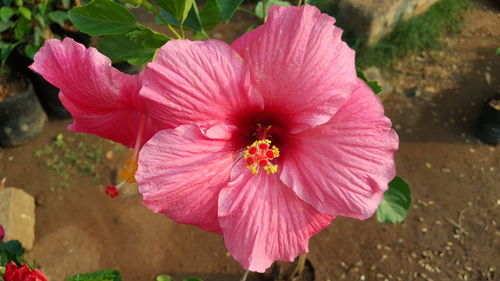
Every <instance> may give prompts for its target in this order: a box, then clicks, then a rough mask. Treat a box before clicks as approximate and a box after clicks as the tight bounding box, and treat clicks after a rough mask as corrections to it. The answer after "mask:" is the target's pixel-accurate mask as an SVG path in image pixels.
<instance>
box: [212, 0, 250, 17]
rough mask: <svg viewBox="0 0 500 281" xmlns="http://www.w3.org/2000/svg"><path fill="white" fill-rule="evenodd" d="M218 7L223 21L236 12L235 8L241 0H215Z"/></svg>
mask: <svg viewBox="0 0 500 281" xmlns="http://www.w3.org/2000/svg"><path fill="white" fill-rule="evenodd" d="M215 2H216V3H217V6H218V8H219V13H220V15H221V16H222V19H223V20H224V21H225V22H228V21H229V20H231V18H232V17H233V15H234V12H236V9H237V8H238V7H239V6H240V5H241V3H242V2H243V0H215Z"/></svg>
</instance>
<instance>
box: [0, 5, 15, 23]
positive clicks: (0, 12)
mask: <svg viewBox="0 0 500 281" xmlns="http://www.w3.org/2000/svg"><path fill="white" fill-rule="evenodd" d="M15 13H16V12H15V11H14V9H12V8H10V7H2V8H0V19H1V20H2V21H8V20H10V18H11V17H12V16H13V15H14V14H15Z"/></svg>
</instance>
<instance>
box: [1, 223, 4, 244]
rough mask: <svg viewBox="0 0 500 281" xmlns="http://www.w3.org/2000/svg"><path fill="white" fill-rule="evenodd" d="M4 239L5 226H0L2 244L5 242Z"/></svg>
mask: <svg viewBox="0 0 500 281" xmlns="http://www.w3.org/2000/svg"><path fill="white" fill-rule="evenodd" d="M4 237H5V230H4V229H3V226H2V225H1V224H0V243H2V242H3V238H4Z"/></svg>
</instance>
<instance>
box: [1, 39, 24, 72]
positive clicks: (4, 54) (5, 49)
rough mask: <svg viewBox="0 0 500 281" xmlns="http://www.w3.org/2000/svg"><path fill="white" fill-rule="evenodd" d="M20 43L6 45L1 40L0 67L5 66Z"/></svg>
mask: <svg viewBox="0 0 500 281" xmlns="http://www.w3.org/2000/svg"><path fill="white" fill-rule="evenodd" d="M20 43H21V42H20V41H18V42H16V43H5V42H3V41H1V40H0V66H3V65H4V63H5V61H6V60H7V58H8V57H9V55H10V53H11V52H12V50H14V48H15V47H16V46H17V45H18V44H20Z"/></svg>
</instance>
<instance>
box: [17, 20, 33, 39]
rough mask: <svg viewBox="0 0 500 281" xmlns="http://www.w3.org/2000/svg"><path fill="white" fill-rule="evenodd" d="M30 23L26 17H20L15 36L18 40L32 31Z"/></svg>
mask: <svg viewBox="0 0 500 281" xmlns="http://www.w3.org/2000/svg"><path fill="white" fill-rule="evenodd" d="M30 29H31V26H30V23H29V21H28V20H27V19H25V18H19V19H18V20H17V24H16V27H15V28H14V38H16V39H17V40H22V39H24V36H26V35H27V34H29V33H30Z"/></svg>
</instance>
